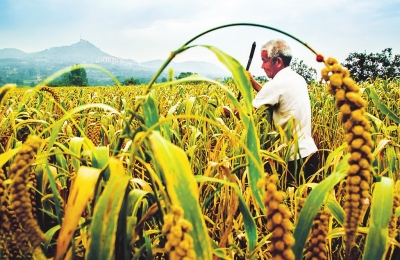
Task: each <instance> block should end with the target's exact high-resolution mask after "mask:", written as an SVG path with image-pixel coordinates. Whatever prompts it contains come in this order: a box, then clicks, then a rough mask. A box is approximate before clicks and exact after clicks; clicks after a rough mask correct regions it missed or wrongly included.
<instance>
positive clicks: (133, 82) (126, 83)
mask: <svg viewBox="0 0 400 260" xmlns="http://www.w3.org/2000/svg"><path fill="white" fill-rule="evenodd" d="M137 84H138V82H137V80H136V79H134V78H133V77H131V78H127V79H125V80H124V81H123V82H122V85H123V86H131V85H137Z"/></svg>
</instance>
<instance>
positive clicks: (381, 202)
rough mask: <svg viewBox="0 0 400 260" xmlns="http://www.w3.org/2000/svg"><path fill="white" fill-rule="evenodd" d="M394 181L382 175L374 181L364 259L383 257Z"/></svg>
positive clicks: (371, 259) (390, 213)
mask: <svg viewBox="0 0 400 260" xmlns="http://www.w3.org/2000/svg"><path fill="white" fill-rule="evenodd" d="M393 193H394V182H393V180H392V179H390V178H387V177H382V178H381V181H380V182H377V183H375V187H374V193H373V196H372V202H371V220H370V226H369V232H368V235H367V239H366V240H367V242H366V244H365V251H364V257H363V259H364V260H375V259H383V257H384V255H385V251H386V243H387V240H388V236H389V235H388V226H389V221H390V217H391V215H392V208H393Z"/></svg>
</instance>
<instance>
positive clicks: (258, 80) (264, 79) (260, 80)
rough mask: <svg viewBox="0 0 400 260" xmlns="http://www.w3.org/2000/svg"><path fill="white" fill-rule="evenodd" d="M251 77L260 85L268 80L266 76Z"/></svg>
mask: <svg viewBox="0 0 400 260" xmlns="http://www.w3.org/2000/svg"><path fill="white" fill-rule="evenodd" d="M253 78H254V79H255V80H256V81H257V82H258V83H260V84H261V85H263V84H264V83H265V82H268V78H267V77H266V76H254V75H253Z"/></svg>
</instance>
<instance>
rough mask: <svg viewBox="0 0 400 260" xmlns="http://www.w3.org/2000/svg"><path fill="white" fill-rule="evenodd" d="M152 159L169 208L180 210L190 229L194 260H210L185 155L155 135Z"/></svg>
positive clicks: (151, 142)
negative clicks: (169, 205)
mask: <svg viewBox="0 0 400 260" xmlns="http://www.w3.org/2000/svg"><path fill="white" fill-rule="evenodd" d="M149 141H150V146H151V150H152V153H153V156H154V157H153V159H154V161H155V163H156V164H157V166H158V167H159V169H158V172H159V173H160V174H162V175H163V178H162V179H164V180H165V186H166V190H167V192H168V196H169V198H170V200H171V203H172V205H176V206H181V207H182V209H183V210H184V218H185V219H187V220H188V221H190V222H191V223H192V225H193V230H192V231H191V232H190V235H191V236H192V238H193V240H194V250H195V251H196V255H197V259H211V258H212V248H211V242H210V238H209V236H208V233H207V228H206V224H205V221H204V218H203V215H202V212H201V209H200V206H199V194H198V188H197V183H196V180H195V179H194V176H193V173H192V170H191V168H190V163H189V160H188V158H187V156H186V153H185V152H184V151H183V150H182V149H181V148H179V147H177V146H175V145H173V144H171V143H169V142H167V141H166V140H165V139H164V138H163V137H162V136H161V135H160V133H159V132H152V133H151V135H150V136H149Z"/></svg>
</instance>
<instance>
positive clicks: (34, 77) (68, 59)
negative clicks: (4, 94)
mask: <svg viewBox="0 0 400 260" xmlns="http://www.w3.org/2000/svg"><path fill="white" fill-rule="evenodd" d="M84 63H92V64H97V65H99V66H101V67H103V68H105V69H107V70H109V71H110V72H111V73H112V74H113V75H114V76H116V77H117V78H118V79H120V80H124V79H125V78H130V77H134V78H136V79H138V80H139V81H140V82H146V81H148V80H149V79H150V78H151V77H152V76H153V75H154V73H155V72H156V71H157V70H158V69H159V68H160V66H161V65H162V63H163V60H152V61H146V62H142V63H140V64H139V63H138V62H136V61H134V60H132V59H124V58H122V57H115V56H113V55H111V54H108V53H105V52H103V51H101V50H100V49H99V48H98V47H96V46H95V45H93V44H92V43H90V42H89V41H86V40H80V41H79V42H77V43H74V44H72V45H69V46H61V47H51V48H49V49H46V50H43V51H39V52H32V53H26V52H23V51H21V50H18V49H15V48H6V49H0V83H15V82H16V81H17V80H18V81H19V82H20V83H21V82H24V83H25V84H26V83H28V84H29V83H30V84H35V83H38V82H39V81H40V80H42V79H44V78H45V77H47V76H49V75H51V74H53V73H54V72H56V71H58V70H60V69H63V68H65V67H68V66H72V65H75V64H84ZM168 68H173V69H174V71H175V75H178V74H179V73H180V72H193V73H199V74H201V75H203V76H206V77H210V78H216V77H228V76H230V74H229V72H227V71H225V70H223V69H221V68H219V67H218V66H216V65H214V64H211V63H207V62H202V61H187V62H172V63H171V64H170V65H169V66H168V67H167V69H168ZM87 74H88V78H89V84H90V85H102V84H105V85H107V84H113V83H112V81H111V79H110V78H109V77H108V76H107V75H106V74H104V73H103V72H100V71H98V70H94V69H87ZM166 74H167V70H165V71H164V72H163V74H162V75H161V77H165V76H166ZM160 80H161V78H160Z"/></svg>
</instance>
